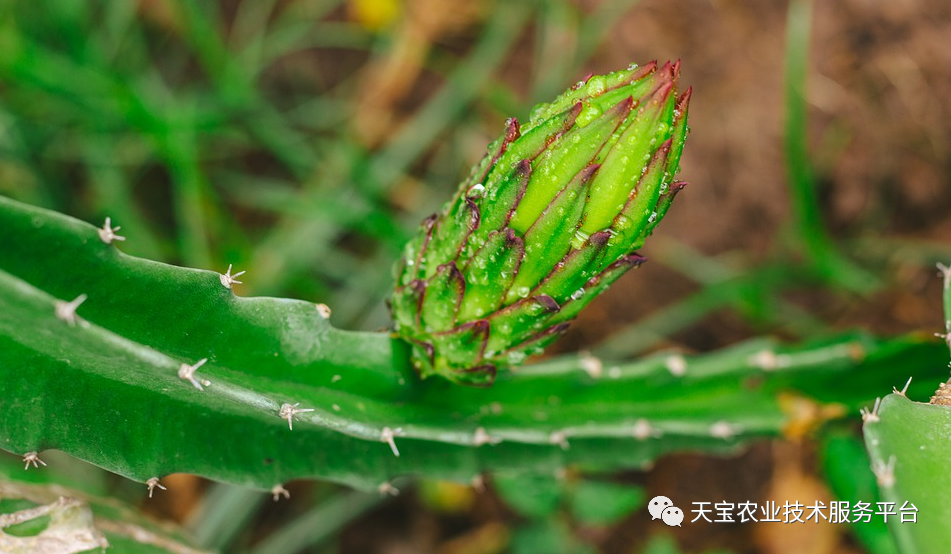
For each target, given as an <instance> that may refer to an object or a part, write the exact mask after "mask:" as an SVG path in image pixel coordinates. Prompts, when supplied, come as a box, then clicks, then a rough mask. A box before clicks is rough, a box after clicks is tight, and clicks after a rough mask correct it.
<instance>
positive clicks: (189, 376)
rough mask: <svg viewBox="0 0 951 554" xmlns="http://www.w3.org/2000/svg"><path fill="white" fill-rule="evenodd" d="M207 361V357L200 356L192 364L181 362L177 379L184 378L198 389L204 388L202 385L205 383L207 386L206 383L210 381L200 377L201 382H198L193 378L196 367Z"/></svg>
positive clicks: (208, 383)
mask: <svg viewBox="0 0 951 554" xmlns="http://www.w3.org/2000/svg"><path fill="white" fill-rule="evenodd" d="M207 361H208V358H202V359H200V360H198V361H197V362H195V363H194V364H192V365H188V364H182V365H181V367H179V368H178V377H179V379H184V380H186V381H188V382H189V383H191V384H192V386H194V387H195V388H196V389H198V390H205V389H203V388H202V385H205V386H206V387H207V386H208V385H210V384H211V382H210V381H207V380H204V379H202V381H201V382H198V380H197V379H195V372H196V371H198V368H199V367H201V366H203V365H204V364H205V362H207Z"/></svg>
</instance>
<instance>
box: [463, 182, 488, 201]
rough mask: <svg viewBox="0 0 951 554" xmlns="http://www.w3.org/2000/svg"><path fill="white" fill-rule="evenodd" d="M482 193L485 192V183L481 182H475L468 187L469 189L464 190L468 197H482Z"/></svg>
mask: <svg viewBox="0 0 951 554" xmlns="http://www.w3.org/2000/svg"><path fill="white" fill-rule="evenodd" d="M484 194H485V185H483V184H482V183H476V184H475V185H472V186H471V187H469V190H468V191H466V196H468V197H469V198H482V196H483V195H484Z"/></svg>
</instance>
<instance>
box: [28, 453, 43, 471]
mask: <svg viewBox="0 0 951 554" xmlns="http://www.w3.org/2000/svg"><path fill="white" fill-rule="evenodd" d="M23 462H24V464H25V465H24V466H23V469H30V464H33V467H35V468H39V467H40V466H39V465H37V464H42V465H44V466H45V465H46V462H44V461H43V460H41V459H40V455H39V454H38V453H37V452H36V451H35V450H34V451H33V452H27V453H26V454H24V455H23Z"/></svg>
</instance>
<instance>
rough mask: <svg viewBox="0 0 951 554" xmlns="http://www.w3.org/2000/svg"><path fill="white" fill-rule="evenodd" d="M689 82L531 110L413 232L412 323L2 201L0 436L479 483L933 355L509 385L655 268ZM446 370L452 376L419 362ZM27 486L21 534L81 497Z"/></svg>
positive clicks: (358, 483) (276, 466) (701, 432)
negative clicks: (387, 326)
mask: <svg viewBox="0 0 951 554" xmlns="http://www.w3.org/2000/svg"><path fill="white" fill-rule="evenodd" d="M677 81H678V65H677V64H665V65H663V66H662V67H658V66H657V65H656V64H654V63H651V64H648V65H646V66H644V67H632V68H630V69H628V70H625V71H620V72H617V73H612V74H610V75H605V76H595V77H591V78H589V79H587V80H586V81H584V82H582V83H579V84H578V85H577V86H576V87H574V88H573V89H571V90H569V91H568V92H566V93H565V94H564V95H562V96H561V97H559V98H558V99H556V100H555V101H554V102H552V103H551V104H545V105H541V106H539V107H537V108H536V109H535V110H534V112H533V114H532V116H531V117H530V118H529V121H528V123H526V124H524V125H519V124H518V123H517V122H516V121H514V120H511V121H509V123H508V125H507V127H506V131H505V133H504V135H503V136H502V138H500V139H499V140H498V141H496V142H495V143H493V144H492V145H491V146H490V147H489V153H488V155H487V156H486V157H485V158H484V159H483V160H482V161H481V162H480V163H479V164H478V165H477V166H476V168H475V170H474V171H473V172H472V174H471V176H470V177H469V178H468V179H467V180H466V182H465V183H464V184H463V185H462V187H461V188H460V190H459V192H458V193H457V194H456V196H455V197H454V198H453V199H452V200H451V201H450V202H449V203H448V205H447V206H446V207H445V209H444V210H443V211H442V212H441V213H440V214H437V215H436V216H433V217H431V218H429V219H427V220H426V221H425V222H424V224H423V226H422V227H421V229H420V231H419V233H418V234H417V235H416V237H415V238H414V239H413V240H412V241H411V242H410V244H409V245H408V246H407V247H406V250H405V252H404V256H403V259H402V261H401V262H399V263H398V265H397V270H396V274H397V288H396V293H395V295H394V297H393V299H392V311H393V315H394V319H395V324H396V329H395V333H370V332H353V331H345V330H341V329H338V328H336V327H334V326H333V325H332V324H331V310H330V308H328V307H327V306H325V305H323V304H318V305H315V304H313V303H310V302H304V301H299V300H290V299H281V298H264V297H251V298H246V297H241V296H238V295H236V294H235V291H234V290H233V285H235V284H238V283H240V281H237V280H236V277H239V276H240V277H241V279H243V280H245V281H246V282H251V281H252V280H253V279H254V276H255V268H253V267H250V268H234V270H235V271H234V272H232V268H230V267H229V268H228V270H227V271H224V273H219V272H218V271H210V270H200V269H191V268H184V267H175V266H171V265H167V264H162V263H158V262H153V261H150V260H145V259H141V258H137V257H134V256H129V255H127V254H125V253H123V252H122V251H121V248H122V247H123V246H124V245H126V244H129V243H131V242H133V241H135V240H136V235H135V233H134V231H133V230H131V229H130V230H128V231H122V235H118V234H117V232H119V231H120V229H119V227H118V226H119V225H122V224H124V223H125V222H123V221H111V220H110V219H105V224H104V225H103V226H102V227H97V226H94V225H91V224H89V223H86V222H82V221H78V220H76V219H73V218H71V217H68V216H66V215H63V214H57V213H54V212H50V211H48V210H44V209H42V208H38V207H35V206H29V205H26V204H21V203H19V202H15V201H13V200H10V199H7V198H3V197H0V245H2V247H0V393H2V394H0V412H2V414H3V417H0V449H2V450H5V451H8V452H11V453H14V454H17V455H19V456H21V457H22V458H21V459H20V460H19V464H20V467H19V468H17V469H16V472H18V473H19V472H21V471H23V472H24V473H23V475H32V474H33V473H35V472H41V471H47V470H50V471H54V470H55V469H56V468H55V466H56V465H57V461H56V459H55V458H52V457H50V456H48V455H47V452H46V451H48V450H50V449H58V450H62V451H64V452H66V453H68V454H70V455H72V456H75V457H77V458H80V459H83V460H86V461H88V462H91V463H93V464H95V465H98V466H100V467H102V468H105V469H107V470H109V471H111V472H113V473H116V474H119V475H123V476H125V477H128V478H130V479H134V480H136V481H138V482H140V483H144V484H145V485H146V486H147V487H148V491H149V494H152V493H154V494H163V493H166V494H171V493H174V488H173V487H172V486H169V487H168V488H169V490H168V491H164V490H163V489H164V488H165V484H163V482H162V479H163V478H164V477H165V476H166V475H169V474H171V473H176V472H183V473H190V474H195V475H200V476H204V477H207V478H210V479H213V480H216V481H220V482H225V483H231V484H235V485H241V486H244V487H249V488H254V489H258V490H265V491H271V494H272V495H273V496H274V498H283V497H285V496H286V495H287V491H286V490H285V489H284V488H283V486H282V485H283V484H284V483H287V482H288V481H289V480H292V479H322V480H327V481H332V482H337V483H342V484H347V485H351V486H354V487H357V488H361V489H366V490H373V489H376V490H379V491H381V492H383V493H386V494H392V493H394V492H395V490H396V488H395V484H394V483H396V484H398V483H399V482H400V481H397V479H398V478H400V477H403V476H409V475H425V476H427V477H430V478H434V479H445V480H451V481H456V482H460V483H473V484H475V485H477V486H481V483H482V480H483V476H484V475H486V474H492V475H503V476H505V475H508V476H513V475H514V476H518V475H520V474H547V475H552V474H556V473H564V471H565V470H566V469H567V468H584V470H585V471H610V470H615V469H620V468H628V469H629V468H636V467H643V466H644V465H646V464H649V463H652V462H653V461H655V460H657V459H658V457H659V456H662V455H664V454H666V453H669V452H672V451H676V450H685V449H689V450H692V451H698V450H700V451H708V452H724V451H732V450H735V449H736V448H737V446H739V445H741V444H744V443H745V442H748V441H750V440H754V439H757V438H762V437H775V436H777V435H780V434H782V432H783V428H784V426H786V425H787V424H789V422H790V418H791V416H790V414H789V413H788V411H787V410H785V409H784V406H783V401H782V399H781V397H780V395H779V391H781V390H782V391H787V390H789V389H795V390H799V391H801V392H803V393H804V394H806V395H807V396H809V397H816V398H820V396H819V395H820V394H821V392H822V391H828V390H831V389H832V388H834V387H833V386H832V383H838V382H839V381H841V380H842V379H843V378H845V377H846V376H852V375H861V376H862V382H863V383H864V382H869V383H877V382H880V381H881V380H882V379H888V378H890V376H891V375H892V370H893V368H894V367H895V366H896V364H898V363H900V362H901V361H902V360H907V359H931V358H929V356H931V357H932V358H933V356H932V354H933V350H934V345H931V344H928V343H927V342H925V341H922V340H920V339H917V338H911V339H909V338H899V339H895V340H876V339H873V338H870V337H867V336H863V335H858V336H856V335H850V336H845V337H842V338H838V339H835V340H823V341H818V342H815V343H809V344H803V345H799V346H793V347H783V346H780V345H778V344H777V343H776V342H774V341H771V340H767V339H755V340H752V341H749V342H747V343H743V344H738V345H734V346H731V347H729V348H725V349H723V350H722V351H719V352H714V353H707V354H700V355H697V356H684V355H681V354H679V353H671V352H661V353H657V354H655V355H653V356H649V357H646V358H644V359H642V360H637V361H623V360H613V361H612V360H603V359H600V358H598V357H596V356H594V355H591V354H572V355H564V356H559V357H555V358H552V359H550V360H545V361H543V362H540V363H535V364H530V365H526V366H524V367H523V368H522V369H521V370H520V371H518V372H502V373H499V374H498V378H497V379H496V374H497V372H498V369H499V368H501V367H504V366H515V365H517V364H518V363H520V362H521V361H522V360H523V359H524V358H525V357H526V356H528V355H530V354H533V353H535V352H538V351H540V350H541V349H542V348H543V347H544V346H545V345H546V344H547V343H549V342H550V341H552V340H553V339H554V338H556V337H557V336H558V335H559V334H561V333H562V332H563V331H564V329H565V328H566V327H567V325H568V324H569V323H570V322H571V321H572V319H573V318H574V317H575V316H576V315H577V314H578V312H579V311H580V310H581V309H582V308H583V307H584V306H585V305H587V304H588V303H589V302H591V300H592V299H593V298H594V297H595V296H597V295H598V294H599V293H600V292H602V291H603V290H604V289H605V287H607V286H608V285H609V284H610V283H611V282H613V281H614V280H616V279H617V278H618V277H620V276H621V275H622V274H623V273H624V272H625V271H627V270H628V269H629V268H631V267H635V266H637V265H638V264H640V263H641V261H643V258H641V257H640V256H639V255H638V254H636V253H635V250H636V249H637V248H638V247H640V246H641V245H642V244H643V242H644V240H645V238H646V237H647V236H648V235H649V234H650V233H651V231H652V230H653V229H654V227H655V226H656V225H657V224H658V222H659V221H660V219H661V218H662V217H663V216H664V214H665V213H666V211H667V209H668V207H669V206H670V203H671V201H672V200H673V197H674V195H675V194H676V193H677V191H678V190H680V189H681V188H682V187H683V186H684V185H683V183H682V182H678V181H675V180H674V175H675V174H676V172H677V168H678V163H679V159H680V154H681V152H682V149H683V145H684V137H685V135H686V132H687V115H686V113H687V104H688V101H689V98H690V91H689V89H688V90H686V91H685V92H682V93H681V92H679V91H678V83H677ZM114 225H115V226H114ZM123 240H125V242H123ZM225 267H227V264H226V263H222V264H220V267H218V268H216V269H220V270H224V268H225ZM243 270H247V274H243ZM414 369H415V370H414ZM433 374H436V375H440V376H441V377H443V378H444V379H421V378H420V376H422V377H428V376H431V375H433ZM449 381H452V382H456V383H462V384H469V385H489V384H492V383H493V381H494V384H493V386H492V387H491V388H476V387H467V386H453V385H452V384H451V383H449ZM751 382H755V383H756V384H755V386H738V383H751ZM852 389H856V388H855V387H852ZM852 392H853V394H854V395H856V396H857V397H859V400H864V399H865V398H867V396H862V390H858V389H856V390H853V391H852ZM836 401H837V402H841V401H842V400H841V399H837V400H836ZM47 463H48V464H49V466H50V467H47V465H46V464H47ZM23 467H25V468H28V469H26V470H25V471H24V470H23V469H21V468H23ZM27 472H29V473H27ZM169 484H170V483H169ZM4 490H6V491H8V494H9V491H10V490H13V489H10V488H7V489H4ZM16 490H17V491H19V492H18V493H17V494H20V495H21V496H22V498H23V499H24V500H28V501H30V502H31V503H32V504H31V505H35V506H33V507H32V508H27V510H32V511H25V512H24V511H23V510H20V511H18V512H17V514H3V513H0V533H4V532H5V531H4V529H7V528H8V527H10V526H11V525H16V524H18V523H16V522H20V521H25V520H26V519H29V518H31V517H33V516H34V515H36V514H41V513H50V514H60V513H65V512H69V513H73V512H74V511H75V510H74V508H75V506H76V504H75V503H67V504H63V505H59V504H56V505H53V504H51V503H49V501H48V500H47V498H48V496H46V495H41V494H39V493H37V492H36V491H33V490H32V489H29V490H28V489H25V488H22V487H21V488H18V489H16ZM143 490H145V489H143ZM93 508H94V509H95V507H93ZM21 512H22V513H21ZM7 516H8V517H7ZM106 536H107V538H108V539H109V540H110V541H112V540H113V539H115V536H113V537H109V533H108V532H107V533H106ZM0 538H2V535H0Z"/></svg>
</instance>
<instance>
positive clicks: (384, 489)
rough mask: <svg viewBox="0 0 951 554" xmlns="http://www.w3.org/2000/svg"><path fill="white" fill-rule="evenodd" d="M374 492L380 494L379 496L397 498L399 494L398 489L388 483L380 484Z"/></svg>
mask: <svg viewBox="0 0 951 554" xmlns="http://www.w3.org/2000/svg"><path fill="white" fill-rule="evenodd" d="M376 490H377V491H378V492H379V493H380V496H399V494H400V491H399V489H397V488H396V487H394V486H393V485H391V484H390V483H389V482H388V481H384V482H383V483H381V484H380V486H379V487H377V488H376Z"/></svg>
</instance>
